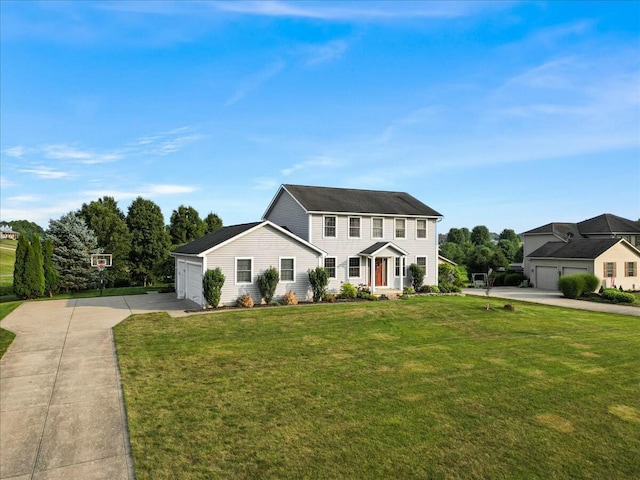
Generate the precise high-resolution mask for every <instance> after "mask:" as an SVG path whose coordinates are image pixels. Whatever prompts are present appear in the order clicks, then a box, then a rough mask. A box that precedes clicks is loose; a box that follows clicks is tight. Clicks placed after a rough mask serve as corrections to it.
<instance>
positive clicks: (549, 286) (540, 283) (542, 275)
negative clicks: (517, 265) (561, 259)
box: [535, 267, 558, 290]
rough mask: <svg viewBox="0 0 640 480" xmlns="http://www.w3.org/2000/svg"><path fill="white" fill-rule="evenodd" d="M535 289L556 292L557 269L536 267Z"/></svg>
mask: <svg viewBox="0 0 640 480" xmlns="http://www.w3.org/2000/svg"><path fill="white" fill-rule="evenodd" d="M535 286H536V288H541V289H542V290H558V268H557V267H536V285H535Z"/></svg>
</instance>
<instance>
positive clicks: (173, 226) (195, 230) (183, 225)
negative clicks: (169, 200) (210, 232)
mask: <svg viewBox="0 0 640 480" xmlns="http://www.w3.org/2000/svg"><path fill="white" fill-rule="evenodd" d="M205 227H206V225H205V222H203V221H202V219H201V218H200V215H199V214H198V211H197V210H196V209H195V208H193V207H185V206H184V205H180V206H179V207H178V208H177V209H176V210H174V211H173V213H172V214H171V220H170V222H169V234H170V235H171V244H172V245H177V246H179V245H184V244H185V243H188V242H191V241H193V240H195V239H197V238H200V237H202V236H203V235H204V234H205Z"/></svg>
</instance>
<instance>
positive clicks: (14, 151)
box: [2, 145, 31, 158]
mask: <svg viewBox="0 0 640 480" xmlns="http://www.w3.org/2000/svg"><path fill="white" fill-rule="evenodd" d="M30 151H31V149H29V148H27V147H24V146H22V145H16V146H15V147H10V148H5V149H4V150H3V151H2V153H4V154H5V155H6V156H8V157H13V158H22V157H24V156H25V155H26V154H27V153H29V152H30Z"/></svg>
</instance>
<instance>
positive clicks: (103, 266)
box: [96, 259, 107, 271]
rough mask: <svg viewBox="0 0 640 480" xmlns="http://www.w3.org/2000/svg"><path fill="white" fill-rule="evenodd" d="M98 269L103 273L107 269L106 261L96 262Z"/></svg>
mask: <svg viewBox="0 0 640 480" xmlns="http://www.w3.org/2000/svg"><path fill="white" fill-rule="evenodd" d="M96 267H98V270H100V271H102V270H104V269H105V268H106V267H107V261H106V260H105V259H100V260H98V261H97V262H96Z"/></svg>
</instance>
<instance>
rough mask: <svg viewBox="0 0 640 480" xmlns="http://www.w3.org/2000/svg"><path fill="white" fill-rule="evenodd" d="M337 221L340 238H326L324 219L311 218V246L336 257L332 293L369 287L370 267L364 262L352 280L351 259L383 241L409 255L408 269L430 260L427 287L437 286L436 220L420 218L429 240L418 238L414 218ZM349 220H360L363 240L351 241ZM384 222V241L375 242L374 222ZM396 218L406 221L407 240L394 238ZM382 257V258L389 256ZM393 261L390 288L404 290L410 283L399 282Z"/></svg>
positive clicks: (345, 218) (346, 217)
mask: <svg viewBox="0 0 640 480" xmlns="http://www.w3.org/2000/svg"><path fill="white" fill-rule="evenodd" d="M335 216H336V217H337V219H336V220H337V237H336V238H324V215H320V214H312V215H311V218H312V219H311V232H312V238H311V240H310V242H311V243H312V244H314V245H315V246H317V247H318V248H321V249H322V250H324V251H325V252H327V256H328V257H336V277H337V278H335V279H331V281H330V283H329V290H330V291H339V290H340V286H341V284H342V283H343V282H349V283H352V284H356V285H357V284H359V283H367V282H368V281H369V267H368V265H367V263H368V262H366V261H365V260H364V259H363V260H362V262H361V269H360V272H361V277H360V278H349V276H348V265H349V263H348V259H349V257H355V256H357V255H358V253H360V252H361V251H363V250H365V249H366V248H368V247H370V246H371V245H372V244H374V243H376V242H381V241H388V242H393V243H394V244H395V245H397V246H398V247H400V248H402V249H403V250H405V251H406V252H408V254H409V255H408V256H407V257H406V267H407V269H406V270H407V272H408V267H409V265H410V264H412V263H415V262H416V257H419V256H425V257H427V272H426V273H427V274H426V276H425V279H424V283H425V285H437V284H438V246H437V238H438V235H437V222H436V219H433V218H426V217H419V218H421V219H426V220H427V238H426V239H418V238H416V218H411V217H390V216H382V215H335ZM349 217H360V219H361V220H360V238H349ZM374 217H382V218H383V238H373V237H372V236H371V233H372V232H371V226H372V218H374ZM395 218H405V219H406V238H404V239H396V238H394V234H395ZM386 255H387V254H385V253H381V254H380V255H379V256H380V257H382V256H386ZM394 267H395V264H394V260H393V259H390V261H389V264H388V268H390V269H391V270H392V271H391V273H390V275H389V276H388V279H389V284H388V286H389V287H390V288H397V289H401V288H402V287H403V286H405V285H409V284H410V283H411V282H410V280H409V279H408V278H407V277H406V276H405V277H404V278H396V277H395V275H394V272H393V270H394Z"/></svg>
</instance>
